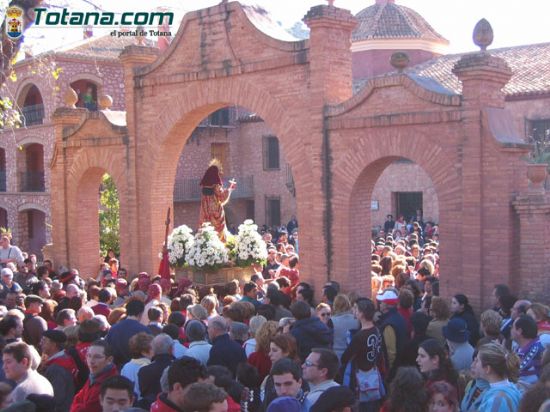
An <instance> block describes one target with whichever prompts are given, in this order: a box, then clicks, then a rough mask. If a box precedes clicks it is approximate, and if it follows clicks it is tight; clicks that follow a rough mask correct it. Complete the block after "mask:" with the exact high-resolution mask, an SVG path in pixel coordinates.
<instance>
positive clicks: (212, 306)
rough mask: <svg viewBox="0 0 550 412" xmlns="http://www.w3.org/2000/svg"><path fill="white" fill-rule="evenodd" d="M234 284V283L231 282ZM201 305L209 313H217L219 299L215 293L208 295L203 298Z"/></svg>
mask: <svg viewBox="0 0 550 412" xmlns="http://www.w3.org/2000/svg"><path fill="white" fill-rule="evenodd" d="M231 284H232V285H233V284H234V283H231ZM201 305H202V306H203V307H204V308H205V309H206V312H207V313H208V315H209V316H210V315H215V314H216V306H217V305H218V300H217V299H216V297H215V296H214V295H206V296H205V297H203V298H202V300H201Z"/></svg>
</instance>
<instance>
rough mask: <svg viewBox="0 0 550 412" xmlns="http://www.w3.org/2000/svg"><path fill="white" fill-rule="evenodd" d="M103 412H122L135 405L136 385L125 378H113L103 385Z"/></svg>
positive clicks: (101, 397)
mask: <svg viewBox="0 0 550 412" xmlns="http://www.w3.org/2000/svg"><path fill="white" fill-rule="evenodd" d="M99 403H100V404H101V408H102V412H122V411H125V410H126V409H128V408H130V407H131V406H132V404H133V403H134V384H133V382H132V381H131V380H130V379H128V378H126V377H124V376H118V375H117V376H111V377H110V378H108V379H106V380H105V381H104V382H103V383H102V384H101V390H100V394H99Z"/></svg>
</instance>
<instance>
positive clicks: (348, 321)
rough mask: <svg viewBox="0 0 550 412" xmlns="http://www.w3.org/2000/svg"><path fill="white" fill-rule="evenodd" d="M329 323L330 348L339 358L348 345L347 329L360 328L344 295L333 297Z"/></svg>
mask: <svg viewBox="0 0 550 412" xmlns="http://www.w3.org/2000/svg"><path fill="white" fill-rule="evenodd" d="M330 323H331V324H332V330H333V339H332V349H333V350H334V353H336V356H338V359H340V358H341V357H342V354H343V353H344V351H345V350H346V347H347V346H348V342H347V338H348V331H350V330H357V329H359V328H360V323H359V321H358V320H357V319H356V318H355V316H354V315H353V313H352V312H351V303H350V301H349V298H348V297H347V296H346V295H344V294H338V295H336V297H335V298H334V306H333V312H332V317H331V318H330Z"/></svg>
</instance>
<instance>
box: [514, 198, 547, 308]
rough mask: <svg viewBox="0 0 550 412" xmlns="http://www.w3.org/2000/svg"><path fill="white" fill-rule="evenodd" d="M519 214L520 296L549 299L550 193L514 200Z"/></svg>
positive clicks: (543, 300) (539, 299)
mask: <svg viewBox="0 0 550 412" xmlns="http://www.w3.org/2000/svg"><path fill="white" fill-rule="evenodd" d="M512 204H513V206H514V210H515V212H516V213H517V215H518V216H519V256H520V257H519V280H518V284H519V286H520V288H521V292H519V291H518V292H516V293H519V294H520V296H526V297H528V298H529V299H532V300H534V301H541V302H546V303H548V302H549V298H548V296H550V282H549V281H548V279H550V265H549V264H548V262H550V193H548V192H546V193H536V192H534V193H533V192H531V193H527V194H521V195H519V196H517V197H516V199H515V200H514V201H513V202H512Z"/></svg>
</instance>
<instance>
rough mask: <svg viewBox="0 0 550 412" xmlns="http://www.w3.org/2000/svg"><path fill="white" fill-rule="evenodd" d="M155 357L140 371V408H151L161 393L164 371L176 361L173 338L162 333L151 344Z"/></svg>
mask: <svg viewBox="0 0 550 412" xmlns="http://www.w3.org/2000/svg"><path fill="white" fill-rule="evenodd" d="M151 347H152V349H153V357H152V359H151V363H150V364H149V365H145V366H142V367H141V368H140V369H139V371H138V382H139V394H140V402H139V405H140V407H143V408H146V409H148V408H150V407H151V404H152V403H153V402H154V401H155V400H156V399H157V396H158V395H159V393H161V387H160V377H161V376H162V373H163V372H164V369H166V368H167V367H169V366H170V365H171V364H172V362H173V361H174V357H173V356H172V338H171V337H170V336H168V335H167V334H165V333H161V334H159V335H157V336H155V337H154V338H153V341H152V343H151Z"/></svg>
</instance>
